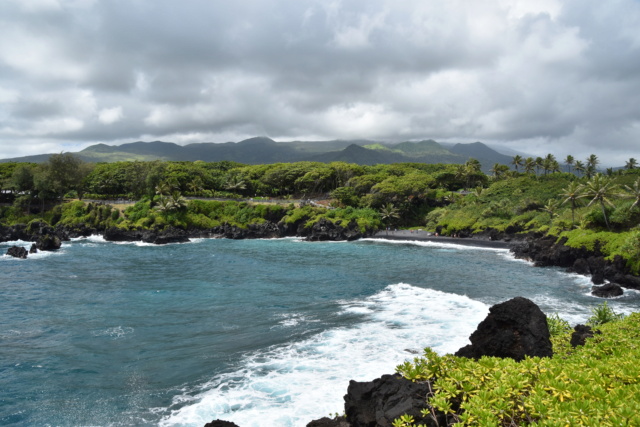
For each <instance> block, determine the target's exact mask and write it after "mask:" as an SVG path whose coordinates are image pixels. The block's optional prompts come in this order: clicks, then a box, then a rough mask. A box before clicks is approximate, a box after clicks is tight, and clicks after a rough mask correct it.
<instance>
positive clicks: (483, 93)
mask: <svg viewBox="0 0 640 427" xmlns="http://www.w3.org/2000/svg"><path fill="white" fill-rule="evenodd" d="M0 28H2V33H1V36H0V158H7V157H17V156H23V155H31V154H40V153H50V152H61V151H79V150H80V149H82V148H85V147H87V146H88V145H91V144H95V143H98V142H102V143H106V144H120V143H124V142H132V141H138V140H144V141H153V140H163V141H171V142H176V143H179V144H186V143H192V142H227V141H239V140H241V139H244V138H248V137H253V136H268V137H271V138H273V139H275V140H276V141H288V140H294V139H297V140H318V139H352V138H367V139H374V140H379V141H390V142H400V141H404V140H419V139H428V138H433V139H435V140H437V141H443V142H474V141H483V142H487V143H494V144H503V145H504V146H507V147H509V148H511V149H514V150H520V151H524V152H527V153H531V154H534V155H542V154H546V153H547V152H551V153H553V154H555V155H556V156H557V157H558V158H559V159H560V158H564V157H565V156H566V155H567V154H572V155H574V157H576V158H585V157H586V156H587V155H588V154H590V153H595V154H597V155H598V156H599V158H600V159H601V160H602V161H603V164H609V165H618V164H619V165H622V164H624V161H625V160H627V159H629V158H630V157H635V158H638V159H640V2H639V1H638V0H607V1H602V0H568V1H556V0H486V1H484V0H446V1H444V0H401V1H400V0H342V1H341V0H236V1H230V0H181V1H177V0H103V1H98V0H1V1H0Z"/></svg>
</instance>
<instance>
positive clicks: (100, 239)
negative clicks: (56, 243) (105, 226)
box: [71, 234, 106, 243]
mask: <svg viewBox="0 0 640 427" xmlns="http://www.w3.org/2000/svg"><path fill="white" fill-rule="evenodd" d="M71 241H72V242H94V243H106V240H104V237H103V236H102V235H101V234H92V235H91V236H87V237H74V238H72V239H71Z"/></svg>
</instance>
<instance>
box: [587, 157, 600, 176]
mask: <svg viewBox="0 0 640 427" xmlns="http://www.w3.org/2000/svg"><path fill="white" fill-rule="evenodd" d="M599 163H600V160H598V156H596V155H595V154H591V155H590V156H589V157H587V169H586V172H587V178H591V177H592V176H593V175H595V174H596V173H597V171H598V164H599Z"/></svg>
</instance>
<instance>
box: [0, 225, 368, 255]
mask: <svg viewBox="0 0 640 427" xmlns="http://www.w3.org/2000/svg"><path fill="white" fill-rule="evenodd" d="M372 234H373V231H366V232H364V233H363V232H362V231H361V230H360V228H359V226H358V224H357V222H356V221H355V220H353V221H351V222H349V223H346V224H345V223H341V222H340V221H337V222H335V223H333V222H331V221H329V220H327V219H324V218H322V219H320V220H319V221H318V222H316V223H315V224H313V226H311V227H309V228H307V227H305V226H304V221H299V222H297V223H289V224H288V223H284V222H278V223H274V222H271V221H265V222H263V223H261V224H250V225H249V226H248V227H247V228H240V227H237V226H231V225H228V224H225V225H221V226H219V227H215V228H211V229H197V228H191V229H187V230H184V229H180V228H175V227H166V228H164V229H162V230H157V229H134V230H125V229H121V228H117V227H110V228H106V229H104V228H102V229H101V228H96V227H90V226H87V225H85V224H79V225H74V226H66V225H57V226H56V227H51V226H49V225H48V224H46V223H44V222H32V223H29V225H28V226H27V225H24V224H17V225H13V226H2V225H0V242H9V241H16V240H23V241H26V242H35V245H36V247H37V249H40V250H56V249H59V248H60V246H61V244H62V242H65V241H69V240H70V239H72V238H79V237H89V236H92V235H101V236H103V237H104V239H105V240H107V241H110V242H144V243H152V244H157V245H162V244H169V243H187V242H189V241H190V239H199V238H224V239H272V238H282V237H300V238H304V239H305V240H307V241H314V242H315V241H340V240H348V241H352V240H357V239H360V238H363V237H369V236H371V235H372ZM14 248H19V247H17V246H15V247H14ZM10 249H11V252H10V253H8V255H12V256H16V255H19V256H18V257H19V258H26V256H23V255H24V253H23V251H19V250H18V249H13V248H10ZM21 249H24V248H21ZM27 253H28V252H27Z"/></svg>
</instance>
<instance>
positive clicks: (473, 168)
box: [464, 159, 482, 172]
mask: <svg viewBox="0 0 640 427" xmlns="http://www.w3.org/2000/svg"><path fill="white" fill-rule="evenodd" d="M464 165H465V166H466V167H467V169H468V170H469V171H470V172H480V170H481V169H482V165H481V164H480V161H479V160H477V159H469V160H467V162H466V163H465V164H464Z"/></svg>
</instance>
